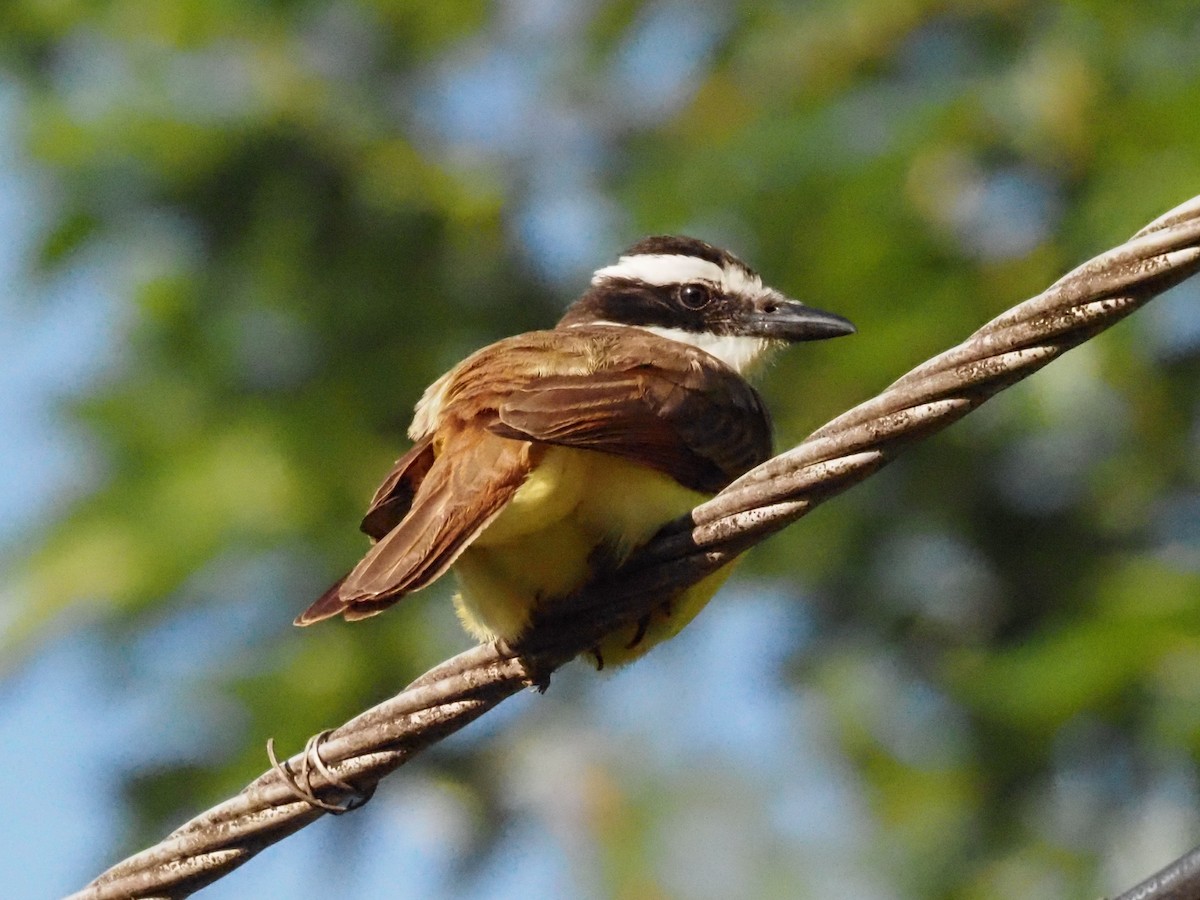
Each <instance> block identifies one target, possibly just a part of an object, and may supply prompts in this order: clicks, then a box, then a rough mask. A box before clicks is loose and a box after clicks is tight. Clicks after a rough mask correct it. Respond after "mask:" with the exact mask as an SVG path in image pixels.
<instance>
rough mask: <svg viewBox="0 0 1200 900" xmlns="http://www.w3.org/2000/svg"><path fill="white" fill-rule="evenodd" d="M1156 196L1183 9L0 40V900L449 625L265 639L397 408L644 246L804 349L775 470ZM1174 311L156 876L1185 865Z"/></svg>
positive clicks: (656, 889) (872, 11) (213, 6)
mask: <svg viewBox="0 0 1200 900" xmlns="http://www.w3.org/2000/svg"><path fill="white" fill-rule="evenodd" d="M1197 192H1200V7H1198V6H1197V5H1196V4H1195V3H1193V2H1188V0H1169V2H1162V3H1155V4H1134V3H1128V2H1125V0H1077V2H1039V0H974V2H965V0H964V2H935V0H904V2H895V0H847V2H810V3H803V4H801V3H785V2H782V0H775V2H715V0H712V2H683V0H677V2H671V0H666V2H649V3H634V2H619V0H614V2H607V0H586V2H576V3H555V2H552V0H507V2H495V3H485V2H442V3H426V2H417V0H412V2H403V0H322V2H318V0H307V2H305V0H294V2H285V0H173V2H170V3H162V2H158V0H87V2H85V0H6V2H5V3H3V4H2V5H0V551H2V559H3V572H4V577H3V579H2V583H0V653H2V654H3V655H2V663H0V666H2V668H0V677H2V679H3V680H2V681H0V748H3V749H2V751H0V752H2V753H3V758H4V760H5V764H4V765H3V767H0V796H4V797H5V798H6V807H7V813H6V815H5V816H3V818H2V820H0V871H3V872H4V873H5V874H4V878H3V881H4V888H3V893H4V895H5V896H6V897H13V898H22V897H49V896H56V895H59V894H62V893H64V892H66V891H69V890H72V889H75V888H78V887H80V886H82V884H83V883H84V882H85V881H86V880H88V879H89V878H90V877H91V876H93V875H95V874H97V873H98V872H99V871H100V869H102V868H104V867H105V866H106V865H108V864H110V863H111V862H114V861H115V860H116V859H117V858H119V857H120V856H121V855H124V854H125V853H127V852H129V851H132V850H135V849H138V848H139V847H140V846H141V845H143V844H145V843H148V842H150V841H152V840H154V839H156V838H158V837H160V836H161V835H162V834H163V833H164V832H165V831H166V830H167V829H169V828H170V827H172V826H174V825H176V824H179V823H180V822H181V821H182V820H183V819H185V818H187V817H188V816H190V815H192V814H194V813H195V812H197V811H199V810H200V809H202V808H204V807H206V806H208V805H209V804H211V803H213V802H215V801H218V800H220V799H222V798H223V797H225V796H226V795H228V794H230V793H231V792H233V791H235V790H237V789H238V788H239V787H240V786H241V785H242V784H243V783H244V782H246V781H247V780H249V779H250V778H252V777H253V776H255V775H256V774H258V772H259V771H261V770H262V769H263V767H264V766H265V764H266V756H265V753H264V743H265V741H266V738H267V737H268V736H272V735H273V736H274V737H275V738H276V740H277V742H278V743H279V744H280V745H281V746H282V748H283V749H284V750H285V751H287V752H293V751H295V750H297V749H299V748H300V747H301V745H302V743H303V740H304V738H305V737H306V736H307V735H308V734H310V733H312V732H314V731H316V730H318V729H320V728H324V727H329V726H333V725H336V724H338V723H340V722H341V721H342V720H343V719H345V718H346V717H348V716H350V715H351V714H353V713H355V712H357V711H359V710H360V709H362V708H363V707H365V706H367V705H368V704H370V703H372V702H375V701H378V700H380V699H382V698H384V697H386V696H388V695H390V694H391V693H393V692H394V691H396V690H397V689H399V688H400V687H401V686H402V685H403V684H405V683H406V682H407V681H408V680H409V679H410V678H411V677H413V676H415V675H416V674H418V673H419V672H420V671H422V670H423V669H424V668H426V667H427V666H429V665H431V664H433V663H435V662H437V661H439V660H441V659H442V658H444V657H446V656H448V655H450V654H452V653H454V652H456V651H457V650H460V649H462V648H464V647H465V646H467V643H468V641H467V639H466V637H465V636H464V635H463V634H462V633H461V632H460V631H459V630H458V628H457V625H456V623H455V622H454V620H453V615H452V613H451V611H450V607H449V604H448V602H447V601H448V595H449V585H438V586H437V587H436V588H434V589H431V590H429V591H427V592H425V593H424V594H422V595H420V596H418V597H415V598H413V599H411V600H410V601H408V602H406V603H404V604H401V605H400V606H398V607H396V608H395V609H393V610H392V611H390V612H389V613H388V614H387V615H385V616H382V617H380V618H377V619H373V620H371V621H370V622H369V623H365V624H359V625H357V626H350V625H345V624H343V623H328V624H325V625H322V626H320V627H317V628H312V629H307V630H303V631H301V630H298V629H294V628H293V627H292V626H291V624H290V623H291V619H292V617H293V616H294V615H295V614H296V613H297V612H298V611H299V610H301V609H302V608H304V606H306V605H307V603H308V602H309V601H310V600H311V599H312V598H313V597H314V596H316V594H318V593H319V592H320V591H321V590H322V589H323V588H324V587H325V585H326V584H327V583H328V582H329V581H330V580H331V579H332V578H333V577H335V576H336V575H338V574H340V573H341V572H342V571H343V570H344V569H345V568H346V567H347V566H348V565H350V564H352V563H353V562H354V561H355V560H356V559H357V558H358V555H359V554H360V553H361V552H362V550H363V549H364V546H365V539H364V538H363V537H362V536H361V535H359V534H358V533H357V531H356V525H357V522H358V518H359V516H360V514H361V512H362V510H363V508H364V506H365V503H366V500H367V498H368V497H369V496H370V494H371V491H372V490H373V489H374V486H375V484H376V483H377V481H378V480H379V479H380V477H381V476H382V474H383V473H384V472H385V471H386V469H387V467H388V465H389V463H390V462H391V461H392V459H393V458H395V457H396V456H397V455H399V453H400V452H402V451H403V449H404V448H405V447H406V442H405V438H404V430H405V428H406V425H407V422H408V418H409V414H410V410H411V407H412V404H413V403H414V401H415V400H416V399H417V397H418V396H419V393H420V390H421V389H422V387H423V386H424V385H425V384H426V383H428V382H429V381H431V380H432V379H433V378H434V377H436V376H437V375H438V374H440V372H442V371H443V370H444V369H445V368H446V367H448V366H449V365H450V364H451V363H452V362H453V361H455V360H456V359H458V358H460V357H461V356H462V355H463V354H465V353H466V352H467V351H469V350H471V349H474V348H476V347H478V346H481V345H482V344H484V343H486V342H488V341H490V340H493V339H495V338H498V337H500V336H502V335H506V334H510V333H514V332H517V331H521V330H525V329H529V328H534V327H540V326H544V325H547V324H548V323H551V322H552V321H553V320H554V318H555V317H556V315H557V314H558V312H559V311H560V310H561V308H562V307H563V306H564V305H565V303H566V302H568V301H569V299H570V298H571V297H572V296H573V295H574V294H575V293H576V292H578V291H579V290H580V288H581V287H582V286H583V285H584V284H585V283H586V279H587V276H588V273H589V272H590V270H591V269H592V268H595V267H596V266H599V265H602V264H605V263H607V262H610V261H612V260H613V259H614V258H615V255H616V254H617V252H618V251H619V250H620V249H621V248H622V247H624V246H626V245H628V244H629V243H631V242H632V241H634V240H636V239H637V238H639V237H641V236H642V235H644V234H647V233H654V232H684V233H690V234H693V235H697V236H701V237H704V238H707V239H709V240H711V241H713V242H716V243H719V244H722V245H726V246H729V247H730V248H732V249H734V250H735V251H737V252H739V253H741V254H742V255H743V256H744V257H745V258H747V259H748V260H750V261H751V262H752V263H753V264H755V265H756V266H757V267H758V268H759V269H760V270H761V271H763V272H764V273H765V275H766V276H767V280H768V281H769V282H770V283H772V284H774V285H776V286H778V287H780V288H782V289H784V290H786V291H787V292H789V293H791V294H793V295H794V296H798V297H800V298H803V299H806V300H808V301H809V302H812V303H814V304H815V305H819V306H822V307H825V308H828V309H833V310H836V311H838V312H841V313H843V314H845V315H847V316H849V317H851V318H852V319H853V320H854V321H855V322H856V323H857V324H858V326H859V334H858V335H857V336H855V337H853V338H850V339H845V340H840V341H836V342H831V343H828V344H818V345H810V346H805V347H801V348H797V349H796V350H795V351H793V352H791V353H789V354H788V355H787V357H786V358H785V359H783V360H782V361H781V362H780V363H779V364H778V365H776V366H775V367H774V368H773V369H772V371H771V372H770V373H769V374H768V376H767V378H766V380H765V384H764V392H765V394H766V396H767V398H768V401H769V403H770V405H771V407H772V408H773V410H774V411H775V413H776V423H777V431H778V434H779V440H780V441H781V443H793V442H795V441H797V440H799V439H800V438H802V437H803V436H804V435H805V434H807V433H808V431H810V430H811V429H812V428H814V427H816V426H818V425H820V424H822V423H823V422H824V421H825V420H826V419H828V418H829V417H831V416H833V415H834V414H836V413H839V412H841V411H842V410H843V409H844V408H847V407H848V406H850V405H852V404H853V403H855V402H858V401H860V400H863V399H865V398H867V397H868V396H870V395H871V394H872V393H873V392H875V391H877V390H878V389H880V388H882V387H883V386H884V385H886V384H887V383H888V382H890V381H891V380H892V379H894V378H895V377H897V376H899V375H900V374H902V373H903V372H904V371H906V370H907V369H908V368H909V367H911V366H912V365H914V364H916V363H918V362H920V361H922V360H923V359H925V358H926V357H927V356H929V355H931V354H932V353H934V352H937V351H939V350H941V349H944V348H945V347H947V346H949V345H950V344H951V343H953V342H956V341H958V340H959V339H961V338H962V337H964V336H965V335H966V334H967V333H969V332H970V331H971V330H973V329H974V328H975V327H977V326H978V325H980V324H981V323H983V322H984V321H986V320H987V319H989V318H991V317H992V316H994V315H995V314H997V313H999V312H1001V311H1002V310H1004V309H1006V308H1007V307H1008V306H1010V305H1011V304H1012V303H1014V302H1016V301H1017V300H1020V299H1023V298H1024V297H1026V296H1028V295H1031V294H1033V293H1036V292H1038V291H1039V290H1041V289H1042V288H1043V287H1044V286H1046V285H1047V284H1048V283H1049V282H1050V281H1052V280H1053V279H1055V278H1056V277H1057V276H1058V275H1060V274H1061V273H1063V272H1064V271H1066V270H1067V269H1069V268H1071V267H1073V266H1074V265H1075V264H1077V263H1079V262H1081V261H1083V260H1084V259H1086V258H1088V257H1090V256H1091V255H1093V254H1094V253H1096V252H1099V251H1102V250H1104V249H1106V248H1107V247H1109V246H1111V245H1113V244H1115V243H1117V242H1119V241H1121V240H1123V239H1124V238H1125V237H1127V236H1128V235H1129V234H1130V233H1132V232H1133V231H1134V230H1136V229H1137V228H1139V227H1140V226H1141V225H1142V224H1144V223H1145V222H1146V221H1148V220H1149V219H1150V218H1152V217H1154V216H1155V215H1157V214H1159V213H1161V212H1163V211H1165V210H1166V209H1168V208H1170V207H1172V206H1174V205H1175V204H1177V203H1179V202H1181V201H1183V200H1185V199H1187V198H1188V197H1190V196H1192V195H1193V194H1196V193H1197ZM1198 751H1200V281H1193V282H1191V283H1188V284H1185V285H1183V286H1181V287H1180V288H1177V289H1176V290H1175V291H1173V292H1172V293H1171V294H1169V295H1168V296H1166V297H1164V298H1162V299H1161V300H1158V301H1156V302H1155V303H1154V304H1152V305H1151V306H1150V307H1148V308H1147V309H1146V310H1144V311H1142V312H1140V313H1139V314H1137V315H1136V316H1134V317H1133V318H1132V319H1131V320H1129V321H1128V322H1126V323H1123V324H1122V325H1120V326H1119V327H1118V328H1116V329H1115V330H1114V331H1113V332H1111V333H1108V334H1106V335H1104V336H1102V337H1101V338H1100V339H1098V340H1095V341H1093V342H1091V343H1089V344H1087V345H1085V346H1084V347H1082V348H1080V349H1078V350H1076V351H1073V352H1072V353H1071V354H1070V355H1069V356H1068V357H1066V358H1064V359H1063V360H1061V361H1059V362H1056V363H1055V364H1054V365H1052V366H1051V367H1050V368H1049V369H1047V370H1045V371H1044V372H1042V373H1040V374H1038V375H1037V376H1035V377H1034V378H1033V379H1032V380H1031V381H1029V382H1027V383H1025V384H1023V385H1021V386H1018V387H1017V388H1015V389H1013V390H1010V391H1008V392H1006V393H1004V394H1003V395H1001V396H1000V397H999V398H998V399H996V400H995V401H993V402H992V403H991V404H989V405H988V406H986V407H984V408H983V409H982V410H980V411H979V412H978V413H976V414H974V415H972V416H970V417H969V418H968V419H967V420H965V421H964V422H962V423H961V424H959V425H956V426H955V427H954V428H953V429H951V430H950V431H949V432H948V433H946V434H944V435H941V436H938V437H937V438H936V439H934V440H932V441H929V442H927V443H925V444H923V445H921V446H919V447H918V448H916V449H914V450H913V451H912V452H911V453H909V454H908V455H907V456H906V457H905V458H903V459H902V460H900V461H899V462H897V463H896V464H895V465H893V466H892V467H891V468H889V469H887V470H885V471H884V472H883V473H881V474H880V475H879V476H877V477H875V478H873V479H871V480H870V481H869V482H868V483H867V484H864V485H862V486H860V487H858V488H855V489H854V490H853V491H851V492H850V493H848V494H846V495H843V496H842V497H839V498H837V499H836V500H835V501H833V502H831V503H830V504H828V505H827V506H826V507H823V508H821V509H820V510H819V511H817V512H816V513H815V514H814V515H812V516H811V517H809V518H807V519H805V520H804V521H803V522H802V523H800V524H799V525H798V526H796V527H793V528H791V529H790V530H788V531H787V532H785V533H784V534H782V535H779V536H777V537H775V538H773V539H772V540H771V541H769V542H768V543H767V544H766V545H764V546H762V547H759V548H757V549H756V550H755V551H754V552H753V553H751V554H750V557H749V558H748V560H747V562H746V563H745V564H744V565H743V566H742V568H741V569H740V571H739V574H738V576H737V578H736V579H735V580H734V581H733V582H732V583H731V584H730V586H729V587H728V588H727V589H726V590H725V591H724V592H723V593H722V594H721V595H720V597H719V599H718V600H717V601H716V602H714V604H713V605H712V606H711V607H710V609H708V610H707V611H706V612H705V613H704V615H702V616H701V617H700V619H698V620H697V622H696V623H695V624H694V625H693V626H692V627H690V628H689V629H688V630H687V631H686V632H685V633H684V634H683V635H681V636H680V637H679V638H678V639H677V640H676V641H674V642H672V643H671V644H670V645H668V646H665V647H662V648H660V649H659V650H657V651H656V652H655V653H653V654H651V655H650V657H648V658H647V659H646V660H644V661H643V662H640V663H638V664H637V665H635V666H633V667H631V668H629V669H627V670H624V671H620V672H616V673H606V674H603V675H601V676H596V675H595V674H593V673H591V672H590V671H589V670H586V669H584V668H583V667H580V666H576V667H572V668H570V669H568V670H566V671H564V672H563V673H562V674H561V675H560V676H559V677H557V678H556V679H555V683H554V686H553V688H552V689H551V691H550V692H549V693H548V694H547V695H546V696H544V697H539V696H535V695H528V696H521V697H518V698H516V699H514V700H513V701H510V702H509V703H506V704H505V705H504V706H503V707H502V708H501V709H499V710H498V711H497V712H496V713H495V714H493V715H490V716H488V717H486V719H485V720H484V721H481V722H479V723H477V724H476V725H474V726H473V727H472V728H470V729H469V730H468V731H467V732H465V733H463V734H460V735H458V736H456V737H454V738H452V739H450V740H448V741H446V742H445V743H444V744H442V745H440V746H438V747H436V748H434V749H433V750H431V751H430V752H428V753H426V754H425V755H424V756H422V757H421V758H419V759H418V760H416V761H414V762H413V763H412V764H411V765H409V766H407V767H406V768H405V769H404V770H402V771H401V772H400V773H398V774H397V775H395V776H393V777H392V778H391V779H389V780H388V781H387V782H386V783H385V784H384V786H382V788H381V789H380V791H379V794H378V795H377V797H376V799H375V800H374V801H373V802H372V803H371V804H370V805H369V806H367V807H366V808H365V809H364V810H362V811H360V812H358V813H356V814H354V815H353V816H347V817H342V818H338V819H334V818H329V819H327V820H325V821H322V822H320V823H318V824H316V825H315V826H313V827H310V828H308V829H306V830H305V831H304V832H302V833H301V834H299V835H297V836H295V837H293V838H290V839H288V840H287V841H285V842H284V843H283V844H281V845H279V846H277V847H275V848H272V849H270V850H268V851H267V852H265V853H264V854H263V855H262V856H260V857H258V858H257V859H255V860H254V861H252V862H251V863H250V864H249V865H247V866H245V867H244V868H243V869H241V870H239V871H238V872H236V873H234V874H233V875H232V876H231V877H229V878H227V879H225V880H224V881H222V882H220V883H219V884H217V885H215V886H214V887H212V888H210V889H209V890H208V891H207V892H206V896H211V897H213V898H220V897H228V898H233V897H247V896H255V897H289V898H292V897H294V898H309V897H312V898H315V897H327V896H353V897H398V898H408V897H466V898H491V897H496V898H502V897H514V896H522V897H622V898H676V897H679V898H727V897H735V896H738V897H804V896H813V897H817V896H833V897H857V898H880V900H882V898H964V900H967V898H970V900H975V898H992V897H997V898H999V897H1023V898H1062V897H1081V898H1082V897H1088V898H1091V897H1096V896H1099V895H1102V894H1111V893H1115V892H1118V891H1119V890H1121V889H1124V888H1125V887H1128V886H1130V885H1131V884H1132V883H1134V882H1135V881H1137V880H1139V879H1140V878H1141V877H1142V876H1144V875H1145V874H1148V873H1149V872H1150V871H1152V870H1153V869H1154V868H1157V867H1158V866H1159V865H1161V864H1163V863H1165V862H1167V861H1168V860H1170V859H1172V858H1173V857H1175V856H1176V855H1178V854H1179V853H1181V852H1183V851H1184V850H1186V849H1188V848H1189V847H1190V846H1192V845H1194V844H1196V843H1200V805H1198V803H1200V783H1198V780H1197V767H1196V762H1197V752H1198Z"/></svg>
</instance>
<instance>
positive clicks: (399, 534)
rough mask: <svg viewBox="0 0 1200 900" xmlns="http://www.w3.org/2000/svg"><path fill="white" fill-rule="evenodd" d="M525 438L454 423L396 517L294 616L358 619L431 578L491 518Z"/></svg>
mask: <svg viewBox="0 0 1200 900" xmlns="http://www.w3.org/2000/svg"><path fill="white" fill-rule="evenodd" d="M536 455H540V454H536V453H535V452H533V448H531V447H530V445H529V444H528V443H527V442H522V441H510V440H505V439H504V438H498V437H496V436H494V435H491V434H489V433H487V432H486V431H480V430H473V431H459V432H457V433H456V434H454V435H452V436H451V437H450V438H449V439H448V440H447V441H446V443H445V446H444V448H443V451H442V453H441V454H439V455H438V457H437V459H435V460H434V462H433V464H432V466H431V467H430V469H429V472H428V474H427V475H426V476H425V478H424V479H423V480H422V481H421V483H420V486H419V487H418V489H417V492H416V495H415V496H414V497H413V499H412V504H411V507H410V508H409V510H408V512H407V514H406V515H405V516H404V518H403V519H402V520H401V521H400V522H399V523H398V524H397V525H396V526H395V527H394V528H393V529H392V530H391V531H389V532H388V533H387V534H386V535H384V536H383V538H382V539H381V540H380V541H379V542H378V543H377V544H375V546H374V547H372V548H371V550H370V552H369V553H367V555H366V556H365V557H363V559H362V561H361V562H360V563H359V564H358V565H357V566H355V567H354V569H353V570H352V571H351V572H350V574H349V575H347V576H346V577H345V578H344V579H343V580H342V581H341V582H339V583H338V584H337V585H335V586H334V588H331V589H330V591H327V592H326V594H325V595H323V596H322V597H321V598H320V599H319V600H318V601H317V602H316V603H315V604H314V605H313V607H311V608H310V610H309V612H306V613H305V614H304V615H303V616H301V620H303V621H301V624H308V623H309V622H312V621H316V620H317V618H328V617H329V616H334V615H337V614H339V613H341V614H342V615H343V616H344V617H345V618H346V619H347V620H350V621H353V620H355V619H363V618H366V617H367V616H372V615H375V614H376V613H378V612H382V611H383V610H384V609H386V608H387V607H389V606H391V605H392V604H393V603H395V602H396V601H397V600H399V599H400V598H401V597H403V596H404V595H405V594H408V593H411V592H412V591H416V590H420V589H421V588H423V587H425V586H426V585H428V584H429V583H430V582H432V581H434V580H436V579H437V578H439V577H440V576H441V575H442V574H443V573H444V572H445V571H446V570H447V569H448V568H450V566H452V565H453V564H454V561H455V560H456V559H458V557H459V554H461V553H462V551H463V550H465V549H466V547H467V546H468V545H469V544H470V543H471V541H473V540H474V539H475V538H476V537H477V536H478V535H479V533H480V532H481V531H483V529H484V528H486V527H487V525H488V524H489V523H490V522H491V521H492V519H494V518H495V517H496V516H497V515H498V514H499V513H500V511H501V510H502V509H503V508H504V505H505V504H506V503H507V502H508V500H509V498H510V497H512V495H513V493H514V492H515V491H516V490H517V488H519V487H520V486H521V483H522V482H523V481H524V480H525V477H526V476H527V475H528V474H529V471H530V468H531V465H532V463H531V458H532V457H533V456H536Z"/></svg>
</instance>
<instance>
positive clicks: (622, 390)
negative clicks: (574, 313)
mask: <svg viewBox="0 0 1200 900" xmlns="http://www.w3.org/2000/svg"><path fill="white" fill-rule="evenodd" d="M649 337H651V338H652V339H653V340H655V341H658V342H659V343H662V344H676V342H673V341H667V340H665V339H660V338H654V336H653V335H649ZM676 346H678V347H681V348H682V349H683V351H689V350H692V349H693V348H690V347H687V346H686V345H682V344H676ZM654 349H655V350H657V351H659V352H658V353H656V354H655V356H654V357H651V358H654V360H655V362H654V363H653V364H646V363H645V362H644V360H645V358H646V357H642V358H641V361H636V362H634V361H631V363H632V364H631V365H630V366H629V367H628V368H617V369H614V370H612V371H603V372H594V373H590V374H586V375H578V376H552V377H546V378H541V379H537V380H535V381H532V382H531V383H529V384H527V385H525V386H523V387H522V389H521V391H519V392H517V393H514V394H512V395H511V396H509V397H506V398H504V399H503V400H502V401H501V402H500V403H498V404H497V405H498V409H497V412H496V421H495V422H494V423H492V424H490V425H489V426H488V427H489V428H490V429H491V430H492V431H493V432H495V433H496V434H501V435H504V436H505V437H510V438H519V439H524V440H532V441H538V442H542V443H549V444H561V445H564V446H569V447H577V448H579V449H584V450H598V451H600V452H603V453H612V454H614V455H616V456H621V457H624V458H626V459H630V460H633V461H635V462H640V463H643V464H645V465H649V466H652V467H653V468H656V469H659V470H660V471H662V472H665V473H666V474H668V475H670V476H671V477H672V478H674V479H675V480H676V481H678V482H679V483H680V484H683V485H685V486H686V487H690V488H694V489H696V490H699V491H705V492H708V493H715V492H716V491H719V490H720V489H721V488H722V487H724V486H725V485H727V484H728V483H729V482H730V481H732V480H733V479H734V478H736V477H737V476H739V475H741V474H742V473H743V472H745V471H746V470H747V469H750V468H752V467H753V466H755V465H757V464H758V463H760V462H762V461H763V460H765V459H767V458H768V457H769V456H770V452H771V425H770V420H769V418H768V417H767V414H766V410H765V408H764V407H763V405H762V401H761V400H760V399H759V397H758V394H757V393H756V392H755V391H754V389H753V388H752V387H750V385H749V384H747V383H746V381H745V380H743V379H742V378H741V377H740V376H738V375H737V374H736V373H734V372H732V371H731V370H729V369H727V368H725V367H724V366H723V365H722V364H721V363H720V362H719V361H718V360H716V359H714V358H712V357H707V354H703V353H702V351H695V355H693V354H691V353H687V352H680V351H675V350H674V348H670V350H669V351H667V352H662V350H663V348H661V347H656V348H654ZM704 357H707V358H704Z"/></svg>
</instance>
